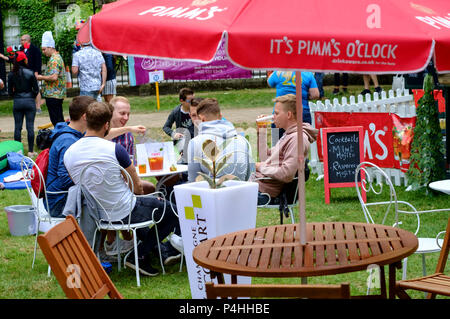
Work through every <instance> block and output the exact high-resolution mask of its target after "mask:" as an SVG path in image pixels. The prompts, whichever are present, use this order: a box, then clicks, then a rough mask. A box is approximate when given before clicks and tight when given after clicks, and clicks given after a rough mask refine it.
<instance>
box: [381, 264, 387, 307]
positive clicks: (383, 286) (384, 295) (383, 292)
mask: <svg viewBox="0 0 450 319" xmlns="http://www.w3.org/2000/svg"><path fill="white" fill-rule="evenodd" d="M380 298H381V299H387V293H386V274H385V271H384V266H380Z"/></svg>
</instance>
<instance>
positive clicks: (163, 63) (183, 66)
mask: <svg viewBox="0 0 450 319" xmlns="http://www.w3.org/2000/svg"><path fill="white" fill-rule="evenodd" d="M156 70H157V71H164V79H165V80H221V79H243V78H251V77H252V72H251V71H249V70H244V69H242V68H239V67H237V66H235V65H233V64H232V63H231V62H230V61H229V60H228V59H227V57H226V54H225V47H224V43H223V42H222V43H221V45H220V47H219V49H218V50H217V53H216V56H215V57H214V59H213V61H212V62H210V63H207V64H205V63H199V62H187V61H175V60H166V59H155V58H138V57H131V56H129V57H128V74H129V78H130V85H132V86H135V85H142V84H146V83H149V82H150V78H149V72H152V71H156Z"/></svg>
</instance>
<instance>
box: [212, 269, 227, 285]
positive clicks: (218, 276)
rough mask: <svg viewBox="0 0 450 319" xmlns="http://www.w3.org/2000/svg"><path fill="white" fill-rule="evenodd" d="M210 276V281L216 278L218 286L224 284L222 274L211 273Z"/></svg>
mask: <svg viewBox="0 0 450 319" xmlns="http://www.w3.org/2000/svg"><path fill="white" fill-rule="evenodd" d="M210 276H211V280H213V279H214V278H217V283H218V284H224V283H225V280H224V278H223V274H222V273H219V272H214V271H211V273H210Z"/></svg>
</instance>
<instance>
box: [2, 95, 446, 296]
mask: <svg viewBox="0 0 450 319" xmlns="http://www.w3.org/2000/svg"><path fill="white" fill-rule="evenodd" d="M360 90H361V88H360V87H355V88H351V89H350V92H349V94H355V93H356V94H357V93H359V92H360ZM330 92H331V90H330V89H329V90H327V95H331V94H330ZM197 95H198V96H215V97H218V98H219V101H220V102H221V105H223V106H224V107H230V108H234V107H236V108H240V107H253V106H265V105H267V106H271V105H272V102H271V99H272V97H273V96H274V91H273V90H272V89H261V90H242V92H241V91H239V92H234V91H232V92H231V91H230V92H228V91H223V92H211V93H207V92H199V93H197ZM130 99H131V100H132V105H133V111H135V112H148V111H151V110H152V109H153V107H154V106H152V103H154V97H130ZM68 100H69V99H67V100H66V102H65V106H66V107H67V104H68ZM161 101H162V108H167V109H171V108H172V107H173V106H174V105H176V103H177V97H176V96H175V95H170V96H162V97H161ZM10 104H12V102H11V101H0V110H1V111H0V116H2V115H3V116H5V115H9V116H10V114H11V113H9V114H7V113H8V112H6V111H5V109H7V108H8V107H10V106H11V105H10ZM253 125H254V124H253ZM160 134H161V133H160V130H157V129H151V132H150V136H160ZM0 139H2V140H4V139H12V133H0ZM23 141H26V138H23ZM316 177H317V176H315V175H314V174H312V175H311V177H310V179H309V180H308V181H307V183H306V215H307V221H310V222H313V221H320V222H323V221H355V222H365V220H364V217H363V214H362V210H361V207H360V204H359V201H358V198H357V196H356V191H355V189H354V188H342V189H333V190H332V193H331V204H330V205H326V204H325V201H324V185H323V180H319V181H317V180H316ZM396 190H397V192H398V197H399V198H400V199H402V200H406V201H409V202H411V203H413V204H414V205H415V206H417V208H418V209H432V208H444V207H448V206H449V205H448V203H449V201H448V195H444V194H437V193H430V194H425V193H424V192H423V191H416V192H406V191H405V187H396ZM369 199H370V197H369ZM27 204H30V199H29V197H28V194H27V191H26V190H14V191H8V190H4V191H0V210H1V213H0V242H1V245H0V299H56V298H65V295H64V293H63V291H62V289H61V288H60V286H59V284H58V283H57V281H56V279H55V278H54V276H53V275H52V276H51V277H47V263H46V261H45V258H44V256H43V255H42V253H41V252H40V250H39V252H38V256H37V261H36V265H35V267H34V269H31V263H32V258H33V248H34V238H35V237H34V236H23V237H14V236H11V234H10V232H9V227H8V222H7V216H6V213H5V212H4V207H6V206H9V205H27ZM297 211H298V210H295V214H296V219H297V221H298V216H297V214H298V212H297ZM243 213H244V212H243ZM448 216H449V214H448V213H442V214H433V215H426V216H423V218H422V219H421V221H422V228H421V233H420V234H419V235H420V236H421V237H428V236H430V237H434V236H435V235H436V234H437V232H439V231H442V230H444V229H445V226H446V222H447V219H448ZM288 221H289V219H285V222H288ZM278 223H279V213H278V210H277V209H258V215H257V226H266V225H275V224H278ZM437 258H438V254H428V255H427V256H426V261H427V272H428V273H432V272H434V269H435V267H436V262H437ZM113 266H114V268H113V272H112V273H111V275H110V276H111V279H112V280H113V282H114V284H115V285H116V286H117V288H118V290H119V291H120V292H121V293H122V295H123V296H124V297H125V298H133V299H164V298H167V299H179V298H182V299H183V298H190V289H189V282H188V275H187V272H186V267H183V271H182V272H179V271H178V269H179V265H178V264H176V265H173V266H170V267H167V268H166V271H167V274H166V275H162V274H160V275H159V276H157V277H152V278H149V277H144V276H142V277H141V287H140V288H138V287H136V278H135V272H134V271H133V270H131V269H124V270H122V271H121V272H118V271H117V265H116V264H113ZM154 267H158V261H157V260H156V259H155V260H154ZM421 275H422V262H421V256H419V255H412V256H410V257H409V259H408V278H412V277H417V276H421ZM400 277H401V271H397V279H400ZM367 278H368V273H367V272H365V271H360V272H354V273H348V274H342V275H334V276H323V277H312V278H309V279H308V282H309V283H339V282H344V281H348V282H350V285H351V293H352V295H362V294H365V293H366V287H367V285H366V283H367ZM253 282H254V283H268V282H283V283H299V282H300V279H299V278H291V279H263V278H255V279H254V280H253ZM375 292H376V290H375ZM412 296H413V297H415V298H423V294H421V293H412Z"/></svg>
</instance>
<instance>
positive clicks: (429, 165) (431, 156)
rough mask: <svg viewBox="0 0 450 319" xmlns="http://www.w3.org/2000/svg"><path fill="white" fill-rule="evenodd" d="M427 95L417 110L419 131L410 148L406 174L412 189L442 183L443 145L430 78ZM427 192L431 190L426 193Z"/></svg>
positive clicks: (429, 79)
mask: <svg viewBox="0 0 450 319" xmlns="http://www.w3.org/2000/svg"><path fill="white" fill-rule="evenodd" d="M423 89H424V95H423V96H422V97H421V98H420V99H419V101H418V104H419V105H418V107H417V109H416V127H415V128H414V139H413V142H412V145H411V157H410V166H409V169H408V171H407V173H406V176H407V177H408V184H410V185H411V186H412V188H413V189H419V188H420V187H423V186H425V187H426V186H427V185H428V184H429V183H431V182H433V181H436V180H440V179H443V178H444V176H445V170H444V152H445V148H444V144H443V143H442V131H441V128H440V126H439V111H438V106H437V101H435V99H434V95H433V89H434V81H433V77H432V76H431V75H430V74H427V75H426V76H425V79H424V80H423ZM427 191H428V189H427Z"/></svg>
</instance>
